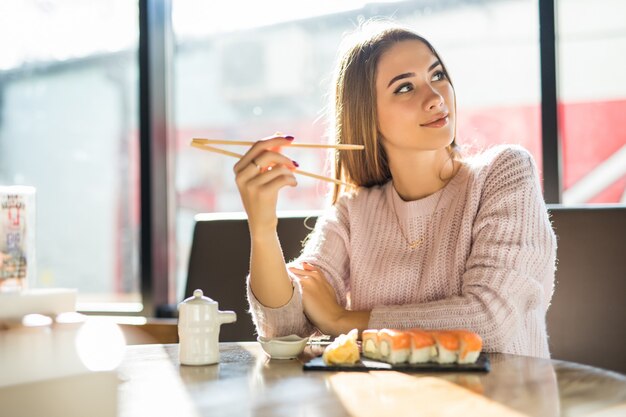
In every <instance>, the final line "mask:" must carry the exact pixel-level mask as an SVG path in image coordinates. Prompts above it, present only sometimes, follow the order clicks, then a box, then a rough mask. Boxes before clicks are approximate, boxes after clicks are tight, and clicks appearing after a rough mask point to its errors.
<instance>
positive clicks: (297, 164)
mask: <svg viewBox="0 0 626 417" xmlns="http://www.w3.org/2000/svg"><path fill="white" fill-rule="evenodd" d="M291 162H292V163H293V165H294V166H295V167H296V168H298V167H299V166H300V164H299V163H297V162H296V161H293V160H292V161H291Z"/></svg>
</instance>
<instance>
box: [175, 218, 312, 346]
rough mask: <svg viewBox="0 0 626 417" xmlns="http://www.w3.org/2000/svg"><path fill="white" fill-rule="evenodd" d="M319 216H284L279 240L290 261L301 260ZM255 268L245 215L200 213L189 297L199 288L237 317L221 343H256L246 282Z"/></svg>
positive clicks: (223, 333)
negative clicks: (304, 245)
mask: <svg viewBox="0 0 626 417" xmlns="http://www.w3.org/2000/svg"><path fill="white" fill-rule="evenodd" d="M318 214H319V213H317V212H293V213H289V212H285V213H279V219H278V237H279V239H280V242H281V246H282V248H283V255H284V256H285V259H286V260H288V261H289V260H292V259H295V258H296V257H298V255H300V251H301V250H302V242H303V240H304V239H305V238H306V236H307V235H308V234H309V233H310V231H311V230H312V228H313V226H315V222H316V221H317V215H318ZM249 265H250V234H249V232H248V221H247V218H246V217H245V214H243V213H211V214H198V215H197V216H196V218H195V227H194V232H193V242H192V246H191V253H190V256H189V269H188V275H187V284H186V287H185V297H190V296H191V295H192V294H193V291H194V290H195V289H196V288H200V289H202V291H203V292H204V294H205V295H206V296H207V297H210V298H212V299H213V300H215V301H217V302H218V303H219V309H220V310H231V311H234V312H235V313H237V321H236V322H235V323H231V324H225V325H223V326H222V327H221V330H220V341H222V342H235V341H250V340H256V335H255V328H254V325H253V323H252V317H251V316H250V313H249V312H248V301H247V298H246V285H245V278H246V276H247V275H248V272H249Z"/></svg>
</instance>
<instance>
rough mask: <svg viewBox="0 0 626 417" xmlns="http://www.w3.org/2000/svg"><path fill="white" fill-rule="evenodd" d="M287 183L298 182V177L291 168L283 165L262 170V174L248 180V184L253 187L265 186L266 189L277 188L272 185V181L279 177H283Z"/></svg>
mask: <svg viewBox="0 0 626 417" xmlns="http://www.w3.org/2000/svg"><path fill="white" fill-rule="evenodd" d="M283 177H284V179H285V180H286V182H287V183H291V182H294V183H297V181H296V177H295V175H294V174H293V172H291V170H290V169H289V168H286V167H285V166H283V165H280V166H277V167H274V168H272V169H271V170H269V171H265V172H262V173H261V174H257V175H256V176H254V177H253V178H251V179H250V180H249V181H248V186H249V187H253V188H264V189H272V188H275V187H274V186H272V185H271V184H272V182H274V181H275V180H277V179H281V178H283Z"/></svg>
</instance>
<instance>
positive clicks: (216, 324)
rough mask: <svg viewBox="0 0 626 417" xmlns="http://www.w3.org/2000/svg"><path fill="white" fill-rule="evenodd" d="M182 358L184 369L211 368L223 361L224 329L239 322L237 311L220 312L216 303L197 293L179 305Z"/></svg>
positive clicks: (179, 333)
mask: <svg viewBox="0 0 626 417" xmlns="http://www.w3.org/2000/svg"><path fill="white" fill-rule="evenodd" d="M178 311H179V313H178V338H179V340H180V346H179V358H180V363H181V364H183V365H211V364H214V363H218V362H219V360H220V347H219V336H220V326H221V325H222V324H225V323H233V322H234V321H236V320H237V315H236V314H235V312H234V311H219V310H218V304H217V302H216V301H213V300H211V299H210V298H209V297H204V296H203V294H202V290H195V291H194V292H193V297H189V298H187V299H186V300H184V301H183V302H182V303H180V304H179V305H178Z"/></svg>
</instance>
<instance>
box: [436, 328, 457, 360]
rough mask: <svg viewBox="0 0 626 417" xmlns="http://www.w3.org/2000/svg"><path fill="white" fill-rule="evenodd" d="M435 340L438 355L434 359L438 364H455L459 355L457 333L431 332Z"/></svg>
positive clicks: (447, 331) (445, 331) (446, 331)
mask: <svg viewBox="0 0 626 417" xmlns="http://www.w3.org/2000/svg"><path fill="white" fill-rule="evenodd" d="M431 334H432V335H433V337H434V338H435V344H436V346H437V355H436V357H435V358H434V359H435V361H436V362H438V363H454V362H456V360H457V357H458V353H459V337H458V335H457V333H456V332H454V331H450V330H441V331H434V332H431Z"/></svg>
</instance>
